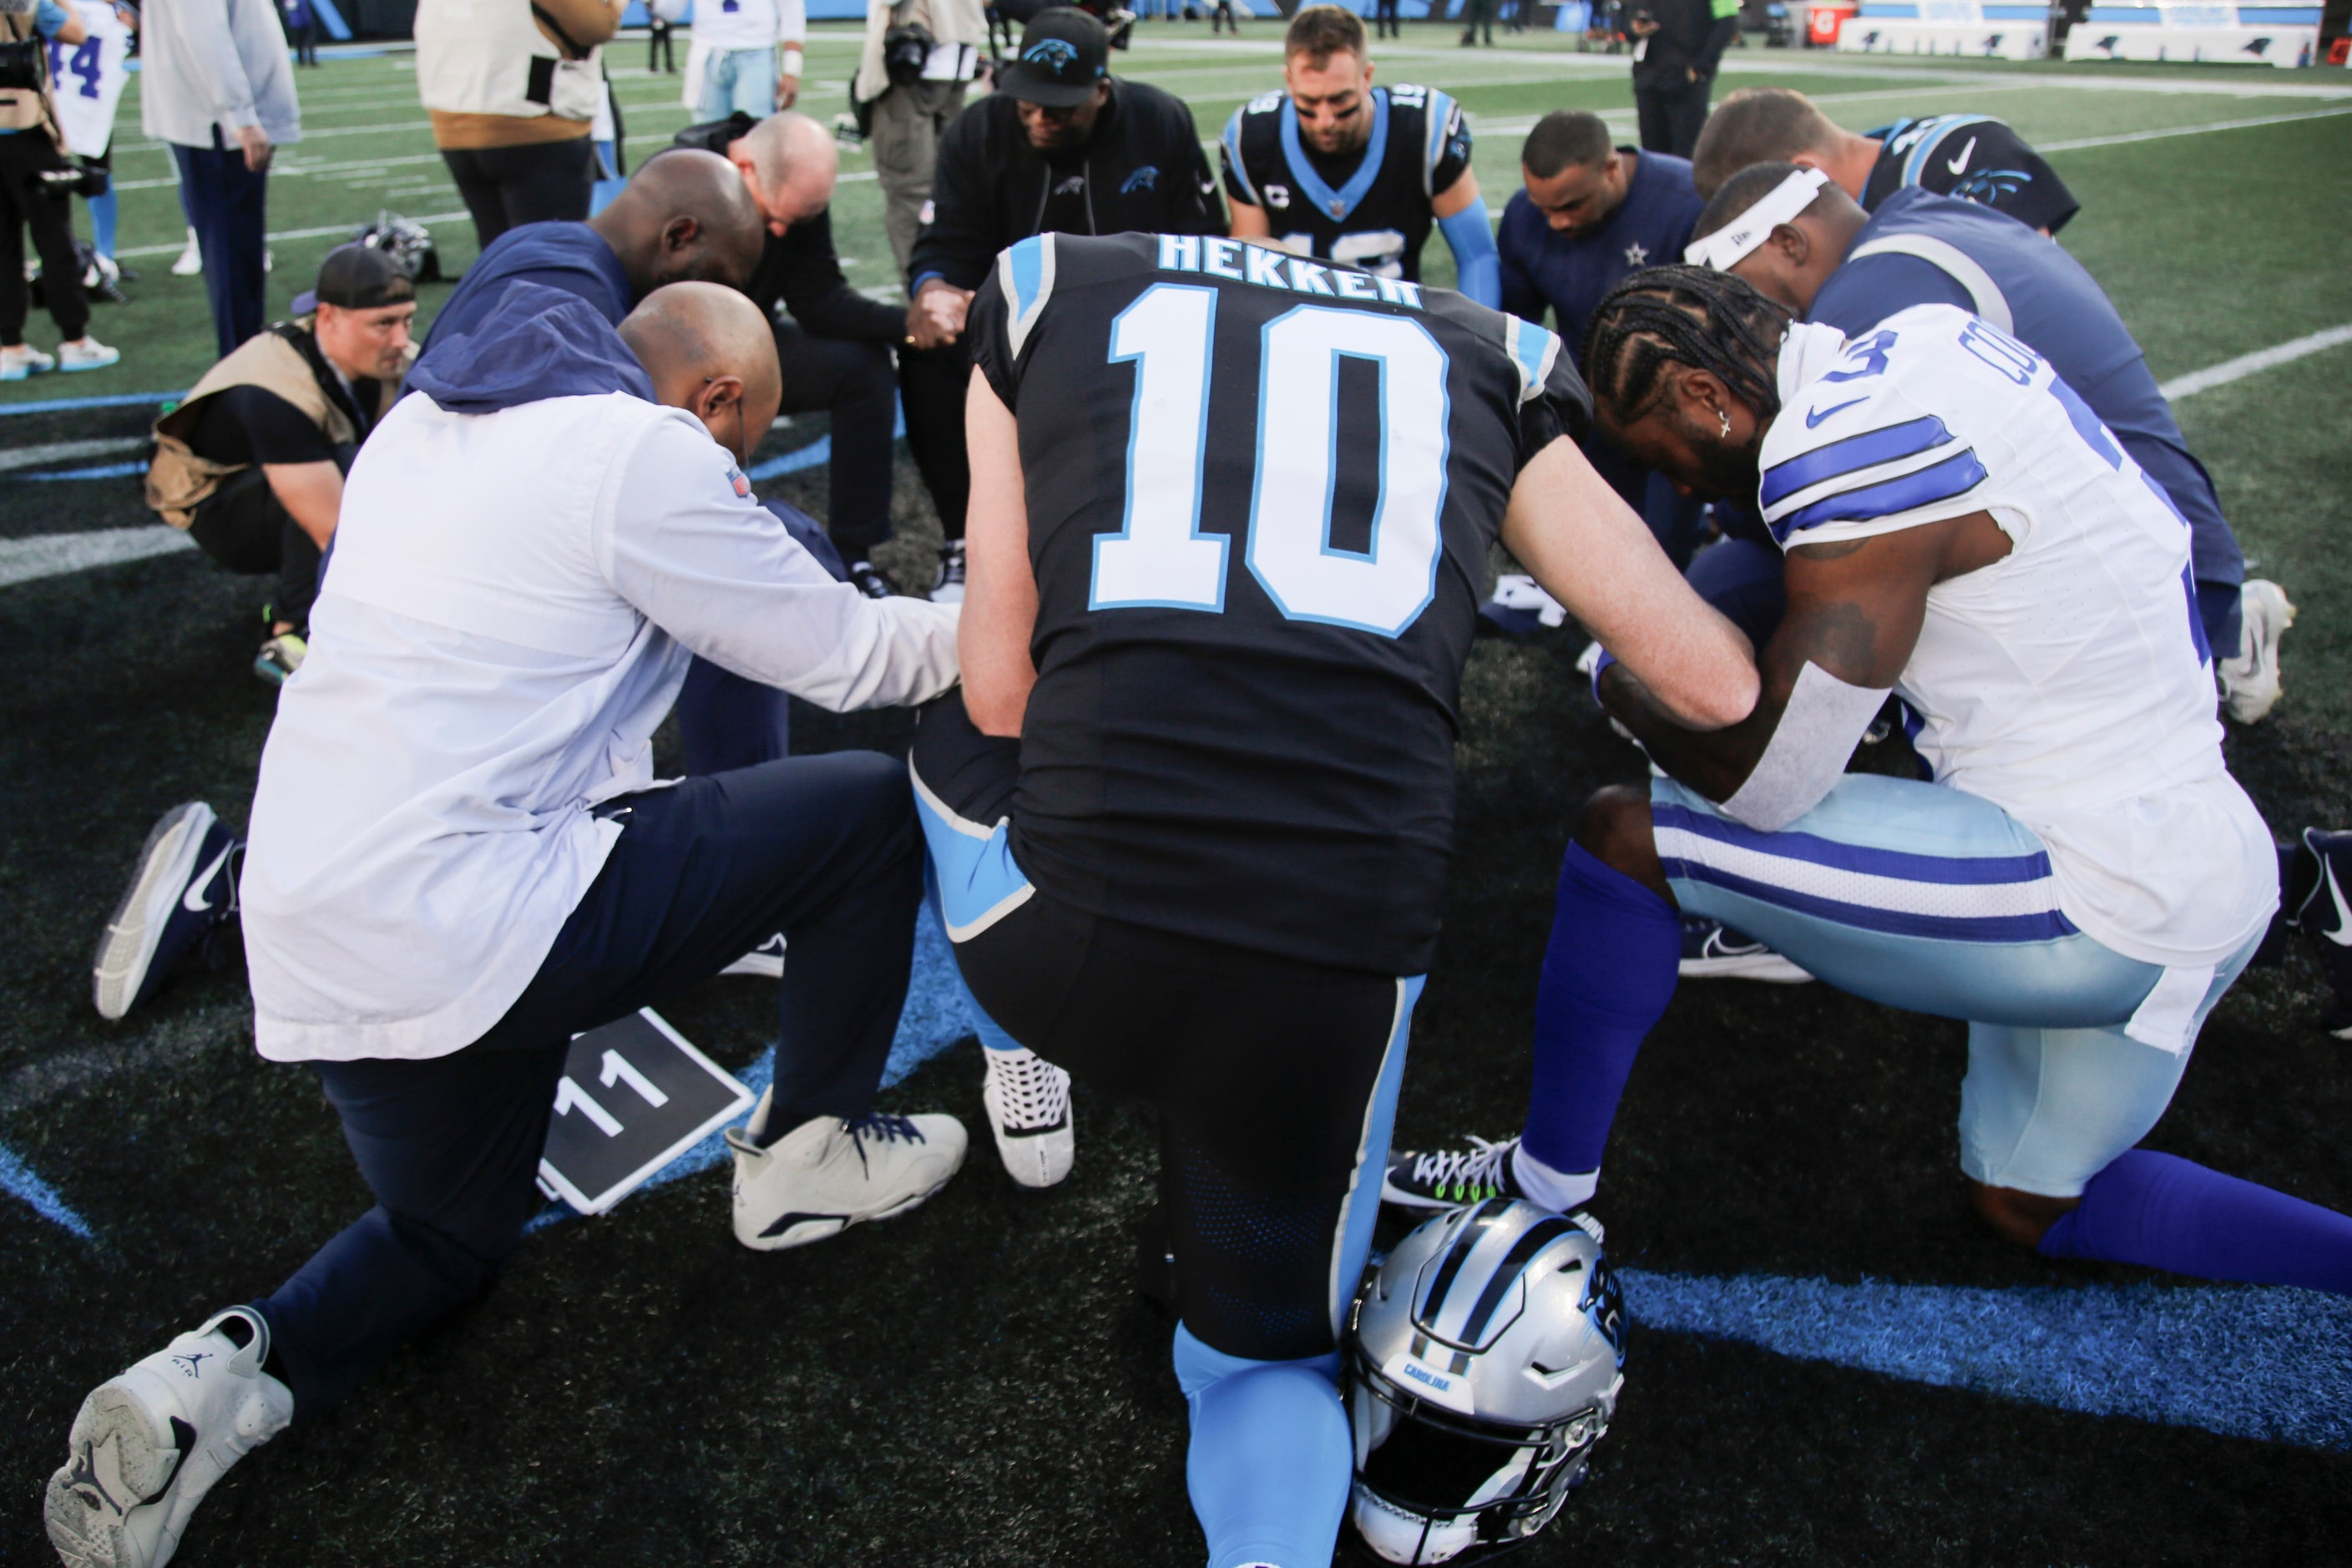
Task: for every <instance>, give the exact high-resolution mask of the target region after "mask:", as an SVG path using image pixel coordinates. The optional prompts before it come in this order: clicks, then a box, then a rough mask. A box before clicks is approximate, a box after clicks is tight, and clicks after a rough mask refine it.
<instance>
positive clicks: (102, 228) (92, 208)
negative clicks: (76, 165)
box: [89, 184, 115, 256]
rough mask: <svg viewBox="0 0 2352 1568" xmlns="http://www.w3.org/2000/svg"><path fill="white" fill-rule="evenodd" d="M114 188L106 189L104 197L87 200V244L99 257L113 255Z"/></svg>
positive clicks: (108, 187) (110, 186)
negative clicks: (94, 249) (90, 245)
mask: <svg viewBox="0 0 2352 1568" xmlns="http://www.w3.org/2000/svg"><path fill="white" fill-rule="evenodd" d="M114 216H115V202H114V187H113V186H112V185H111V184H110V185H108V186H107V187H106V195H102V196H92V197H90V198H89V242H90V243H91V244H92V245H94V246H96V247H98V253H99V254H100V256H112V255H113V254H114Z"/></svg>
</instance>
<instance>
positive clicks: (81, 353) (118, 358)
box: [58, 335, 122, 371]
mask: <svg viewBox="0 0 2352 1568" xmlns="http://www.w3.org/2000/svg"><path fill="white" fill-rule="evenodd" d="M120 363H122V351H121V349H110V348H108V347H107V346H106V345H105V344H104V343H102V342H99V341H98V340H97V339H96V338H93V337H89V336H87V335H85V336H82V337H79V338H77V339H75V340H74V341H73V342H69V343H59V344H58V369H60V370H68V371H73V370H104V369H105V368H106V367H107V366H108V365H110V364H120Z"/></svg>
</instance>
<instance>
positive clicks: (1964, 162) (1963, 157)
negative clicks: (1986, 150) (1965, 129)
mask: <svg viewBox="0 0 2352 1568" xmlns="http://www.w3.org/2000/svg"><path fill="white" fill-rule="evenodd" d="M1976 150H1977V139H1976V138H1975V137H1973V136H1971V137H1969V144H1968V145H1967V146H1965V147H1963V148H1961V149H1960V155H1959V156H1958V157H1957V158H1955V159H1953V160H1952V161H1951V162H1950V163H1947V164H1945V165H1944V167H1946V168H1947V169H1949V170H1950V171H1951V172H1952V173H1954V174H1958V173H1959V172H1960V171H1961V170H1962V169H1965V168H1967V167H1968V166H1969V153H1973V152H1975V151H1976Z"/></svg>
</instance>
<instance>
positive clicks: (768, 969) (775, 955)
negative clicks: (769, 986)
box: [719, 931, 784, 980]
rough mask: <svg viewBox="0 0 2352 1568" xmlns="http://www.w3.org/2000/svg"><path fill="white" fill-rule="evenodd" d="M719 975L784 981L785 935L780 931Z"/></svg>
mask: <svg viewBox="0 0 2352 1568" xmlns="http://www.w3.org/2000/svg"><path fill="white" fill-rule="evenodd" d="M719 973H721V974H756V975H759V976H761V978H762V979H767V980H782V978H783V977H784V933H783V932H782V931H778V932H777V933H776V934H775V935H773V936H772V937H770V938H769V939H768V940H767V941H765V942H761V944H760V945H759V946H757V947H755V948H753V949H752V950H751V952H747V953H745V954H744V955H743V956H742V957H740V958H739V959H737V960H736V961H735V962H734V963H730V964H729V965H728V966H727V967H726V968H724V969H722V970H720V971H719Z"/></svg>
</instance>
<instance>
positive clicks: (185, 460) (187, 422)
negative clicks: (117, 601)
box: [147, 316, 416, 528]
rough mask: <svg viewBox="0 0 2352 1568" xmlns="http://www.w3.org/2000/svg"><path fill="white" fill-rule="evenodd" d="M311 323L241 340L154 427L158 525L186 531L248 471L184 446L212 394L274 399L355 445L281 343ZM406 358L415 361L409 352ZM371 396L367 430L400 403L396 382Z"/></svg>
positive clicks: (348, 422) (332, 438)
mask: <svg viewBox="0 0 2352 1568" xmlns="http://www.w3.org/2000/svg"><path fill="white" fill-rule="evenodd" d="M314 319H315V318H313V317H310V316H303V317H300V318H299V319H297V320H296V321H291V322H285V323H280V324H279V325H278V326H276V327H273V328H271V329H270V330H269V331H266V332H262V333H259V334H257V335H256V336H254V337H250V338H247V340H246V341H245V342H244V343H243V344H241V345H240V346H239V347H238V348H237V349H236V352H235V353H231V354H230V355H229V356H228V357H227V358H226V359H225V360H223V361H221V362H220V363H218V364H216V365H215V366H213V367H212V369H210V370H208V371H206V372H205V374H204V379H203V380H201V381H199V382H197V383H196V384H195V386H194V389H193V390H191V391H190V392H189V394H188V395H187V396H186V397H185V398H184V399H183V400H182V401H181V403H180V405H179V406H178V407H177V408H174V409H173V410H172V412H170V413H169V414H166V415H164V416H163V417H162V418H161V419H158V420H156V421H155V456H154V458H153V460H152V462H150V463H149V464H148V465H147V504H148V505H149V506H150V507H152V508H153V509H154V510H156V511H157V512H159V513H161V514H162V515H163V521H165V522H168V523H170V524H171V525H172V526H173V528H185V527H187V526H188V525H189V524H190V523H191V522H193V521H195V515H196V508H198V507H199V506H202V505H203V504H204V503H205V500H208V499H210V497H211V496H212V493H213V492H214V491H215V490H216V489H220V487H221V481H222V480H224V479H227V478H228V477H229V476H230V475H231V474H234V473H236V472H237V471H238V470H239V469H240V468H245V467H247V466H248V465H246V464H242V463H238V464H221V463H215V462H213V461H211V460H210V459H208V458H199V457H198V456H196V454H195V453H194V450H192V449H191V448H190V447H189V446H188V437H190V436H192V435H194V433H195V428H196V421H197V420H198V419H200V418H202V417H203V416H204V404H205V399H206V398H208V397H210V396H212V395H214V394H215V393H216V392H226V391H227V390H228V389H229V388H230V387H233V386H257V387H259V388H261V389H262V390H263V391H264V392H272V393H276V394H277V395H278V396H280V397H282V398H284V399H285V400H286V401H287V402H289V403H290V404H292V405H294V406H295V407H297V408H299V409H300V410H301V411H302V415H303V416H304V417H305V418H307V419H310V421H312V422H313V423H315V424H316V425H317V426H319V428H320V430H321V431H323V432H324V433H325V435H326V437H327V439H328V441H329V442H331V444H333V445H335V446H338V447H344V446H349V445H350V444H351V443H352V442H354V441H356V440H358V439H359V431H358V430H357V429H356V428H355V427H353V426H352V417H351V416H350V415H348V414H346V413H344V412H343V410H342V407H341V405H340V404H338V403H337V402H336V401H335V400H334V399H333V398H331V397H330V396H328V395H327V389H326V388H325V387H323V386H321V385H320V384H319V376H318V373H317V372H316V371H314V370H312V369H311V367H310V360H309V359H308V358H306V357H305V356H304V355H303V353H302V351H301V350H300V349H299V348H297V347H296V346H295V345H294V344H293V343H292V342H289V340H288V338H287V337H286V336H284V335H283V334H285V333H288V332H300V333H302V334H304V335H306V336H307V335H308V334H309V333H310V327H311V322H312V321H313V320H314ZM408 352H409V357H410V358H411V359H412V360H414V359H415V354H416V350H415V345H413V344H412V345H411V346H410V348H409V351H408ZM376 388H377V390H376V405H375V407H374V408H373V409H371V410H369V411H368V416H369V422H370V424H371V425H373V422H374V421H375V420H377V419H380V418H382V417H383V412H384V410H385V409H387V408H390V407H391V406H392V401H393V399H394V398H395V397H397V396H399V395H400V384H399V383H398V382H397V381H394V382H389V383H386V382H378V383H376Z"/></svg>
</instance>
